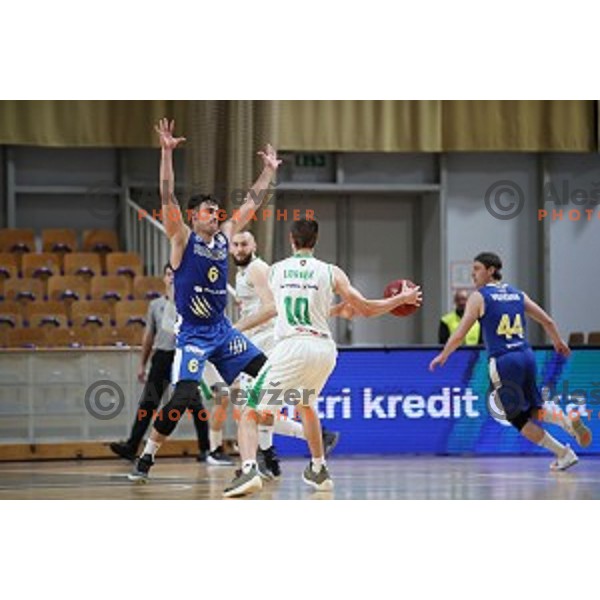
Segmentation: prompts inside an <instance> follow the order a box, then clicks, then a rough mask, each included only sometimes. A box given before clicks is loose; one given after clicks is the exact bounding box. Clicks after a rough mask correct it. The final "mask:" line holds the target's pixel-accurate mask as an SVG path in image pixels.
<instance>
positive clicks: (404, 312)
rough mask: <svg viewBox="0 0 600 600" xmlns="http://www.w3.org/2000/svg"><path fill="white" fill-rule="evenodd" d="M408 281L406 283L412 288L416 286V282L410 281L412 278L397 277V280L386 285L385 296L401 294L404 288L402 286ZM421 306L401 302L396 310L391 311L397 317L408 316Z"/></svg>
mask: <svg viewBox="0 0 600 600" xmlns="http://www.w3.org/2000/svg"><path fill="white" fill-rule="evenodd" d="M405 281H406V285H408V287H410V288H414V287H416V286H415V284H414V283H413V282H412V281H410V279H396V280H395V281H391V282H390V283H388V284H387V285H386V286H385V290H384V292H383V297H384V298H391V297H392V296H395V295H396V294H399V293H400V291H401V290H402V286H403V284H404V282H405ZM418 309H419V307H418V306H417V305H416V304H401V305H400V306H398V307H397V308H395V309H394V310H392V311H390V312H391V314H392V315H394V316H396V317H408V315H412V314H413V313H414V312H416V311H417V310H418Z"/></svg>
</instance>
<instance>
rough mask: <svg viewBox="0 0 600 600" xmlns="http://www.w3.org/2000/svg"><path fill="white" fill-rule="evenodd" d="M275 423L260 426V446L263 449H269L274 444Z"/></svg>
mask: <svg viewBox="0 0 600 600" xmlns="http://www.w3.org/2000/svg"><path fill="white" fill-rule="evenodd" d="M274 428H275V427H274V425H259V426H258V447H259V448H260V449H261V450H268V449H269V448H270V447H271V446H272V445H273V429H274Z"/></svg>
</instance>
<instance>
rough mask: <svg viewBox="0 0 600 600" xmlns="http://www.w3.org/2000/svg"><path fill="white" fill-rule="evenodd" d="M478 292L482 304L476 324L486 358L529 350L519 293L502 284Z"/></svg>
mask: <svg viewBox="0 0 600 600" xmlns="http://www.w3.org/2000/svg"><path fill="white" fill-rule="evenodd" d="M478 291H479V293H480V294H481V295H482V296H483V302H484V313H483V316H482V317H480V318H479V323H480V324H481V329H482V331H483V341H484V343H485V346H486V349H487V351H488V353H489V355H490V356H493V357H495V356H501V355H502V354H506V353H507V352H512V351H515V350H525V349H526V348H529V344H528V343H527V338H526V323H525V295H524V294H523V292H522V291H521V290H518V289H517V288H514V287H512V286H510V285H508V284H506V283H501V284H495V283H490V284H488V285H485V286H483V287H482V288H480V289H479V290H478Z"/></svg>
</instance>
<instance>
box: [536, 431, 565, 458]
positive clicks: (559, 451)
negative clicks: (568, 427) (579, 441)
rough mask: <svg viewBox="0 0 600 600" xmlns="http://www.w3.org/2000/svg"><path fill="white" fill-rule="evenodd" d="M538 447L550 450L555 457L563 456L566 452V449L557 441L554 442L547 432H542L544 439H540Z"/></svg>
mask: <svg viewBox="0 0 600 600" xmlns="http://www.w3.org/2000/svg"><path fill="white" fill-rule="evenodd" d="M538 446H541V447H542V448H546V450H550V452H552V453H553V454H554V455H555V456H563V455H564V453H565V451H566V447H565V446H563V445H562V444H561V443H560V442H559V441H558V440H555V439H554V438H553V437H552V436H551V435H550V434H549V433H548V432H547V431H545V432H544V437H543V438H542V439H541V441H540V442H539V444H538Z"/></svg>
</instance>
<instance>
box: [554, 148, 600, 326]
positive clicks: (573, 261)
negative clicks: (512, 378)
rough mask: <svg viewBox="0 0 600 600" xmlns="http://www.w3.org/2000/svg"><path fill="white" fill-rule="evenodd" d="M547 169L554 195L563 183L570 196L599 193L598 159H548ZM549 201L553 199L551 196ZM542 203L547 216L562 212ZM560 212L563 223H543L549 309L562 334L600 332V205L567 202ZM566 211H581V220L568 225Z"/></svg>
mask: <svg viewBox="0 0 600 600" xmlns="http://www.w3.org/2000/svg"><path fill="white" fill-rule="evenodd" d="M546 164H547V169H548V172H549V175H550V181H551V182H552V183H553V184H554V189H556V190H557V191H558V192H560V191H561V189H562V185H563V182H565V181H566V182H568V184H569V193H573V192H574V191H575V190H577V189H582V190H586V191H587V193H588V196H589V195H591V193H592V191H593V190H596V191H597V192H598V191H600V155H598V154H570V155H566V154H561V155H550V156H549V157H548V158H547V159H546ZM546 191H548V190H546ZM598 195H599V196H600V194H598ZM552 198H556V196H555V195H554V194H553V195H552ZM544 200H545V202H544V207H545V208H546V209H547V210H548V213H549V214H550V215H551V211H552V209H553V208H556V209H557V210H558V209H559V208H561V207H560V206H558V205H557V204H555V203H554V202H553V201H551V200H550V198H549V197H548V196H547V197H546V198H545V199H544ZM562 208H563V215H564V216H563V220H562V221H561V220H556V221H551V220H548V221H547V227H548V251H549V291H550V298H549V302H548V305H549V308H550V310H551V312H552V316H553V317H554V318H555V319H556V321H557V322H558V324H559V328H560V330H561V332H562V333H563V334H564V335H568V333H569V332H572V331H583V332H590V331H600V204H593V203H591V202H588V203H586V204H585V205H578V204H575V203H570V204H568V205H565V206H564V207H562ZM570 209H576V210H579V211H581V214H582V215H583V219H585V220H583V219H582V220H580V221H570V220H569V219H568V217H567V212H568V210H570ZM586 209H589V210H592V211H593V213H592V220H591V221H587V218H588V216H587V214H586V213H585V212H584V211H585V210H586ZM573 216H575V214H574V215H573ZM547 219H548V217H547Z"/></svg>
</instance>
